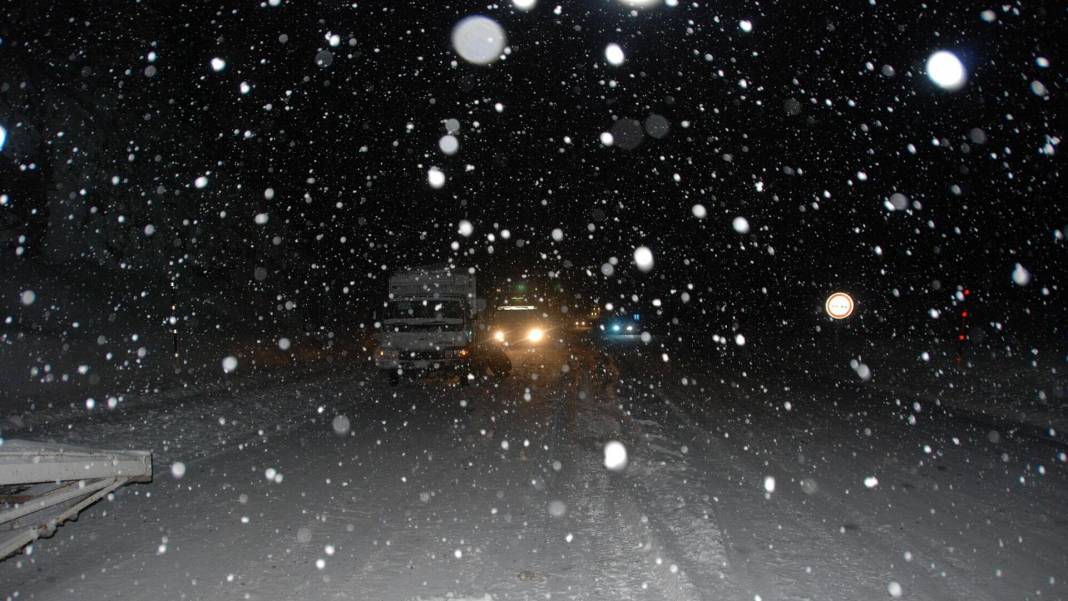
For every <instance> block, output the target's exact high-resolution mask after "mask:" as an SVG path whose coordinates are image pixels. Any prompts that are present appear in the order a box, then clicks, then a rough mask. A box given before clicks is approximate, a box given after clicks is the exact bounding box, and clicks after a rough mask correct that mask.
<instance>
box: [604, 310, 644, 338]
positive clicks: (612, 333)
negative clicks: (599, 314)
mask: <svg viewBox="0 0 1068 601" xmlns="http://www.w3.org/2000/svg"><path fill="white" fill-rule="evenodd" d="M643 331H644V329H643V327H642V321H641V314H639V313H632V314H628V315H606V316H604V317H603V318H602V319H601V320H600V321H599V322H598V324H597V330H596V332H597V334H599V335H600V337H601V338H603V339H605V340H608V341H620V342H623V341H634V340H641V338H642V332H643Z"/></svg>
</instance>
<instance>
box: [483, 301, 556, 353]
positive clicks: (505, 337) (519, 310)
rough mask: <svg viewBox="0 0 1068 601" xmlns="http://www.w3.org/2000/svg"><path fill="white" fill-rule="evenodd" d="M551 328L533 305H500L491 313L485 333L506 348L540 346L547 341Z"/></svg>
mask: <svg viewBox="0 0 1068 601" xmlns="http://www.w3.org/2000/svg"><path fill="white" fill-rule="evenodd" d="M552 330H553V327H552V324H551V323H550V321H549V319H548V318H547V317H546V316H545V314H544V313H543V312H542V311H541V310H540V309H538V307H537V306H535V305H530V304H516V305H501V306H499V307H497V310H496V311H494V313H493V318H492V319H491V320H490V321H489V324H488V328H487V331H488V332H489V335H490V339H491V340H492V341H493V342H495V343H497V344H499V345H501V346H504V347H508V348H530V347H536V346H541V345H543V344H545V343H546V342H547V341H548V340H549V335H550V333H551V332H552Z"/></svg>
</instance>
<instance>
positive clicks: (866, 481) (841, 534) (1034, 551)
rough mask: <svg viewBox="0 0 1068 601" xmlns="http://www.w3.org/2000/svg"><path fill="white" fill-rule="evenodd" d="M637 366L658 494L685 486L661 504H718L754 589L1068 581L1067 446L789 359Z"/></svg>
mask: <svg viewBox="0 0 1068 601" xmlns="http://www.w3.org/2000/svg"><path fill="white" fill-rule="evenodd" d="M621 365H624V366H629V367H631V368H633V369H635V370H636V369H638V365H641V366H644V367H646V368H648V367H650V366H651V364H650V363H648V362H647V361H645V360H639V359H636V358H630V359H627V358H623V359H622V360H621ZM624 371H626V369H624ZM634 380H635V391H636V392H639V393H642V394H643V395H644V396H645V397H646V402H644V403H642V404H640V405H637V406H635V408H634V413H635V416H636V417H637V416H640V415H646V416H648V417H647V418H646V419H647V420H648V421H646V422H643V423H645V424H646V426H645V427H646V430H647V434H646V437H647V438H648V439H651V440H652V441H655V442H656V443H657V445H658V446H660V447H662V451H661V457H662V458H663V459H662V465H654V466H652V467H650V468H648V469H647V471H646V478H648V479H649V480H651V481H652V482H653V484H650V485H649V487H648V488H649V490H650V491H652V492H650V493H649V494H650V496H651V497H652V498H654V499H655V498H656V495H657V493H656V492H655V491H665V490H670V491H675V492H674V493H672V494H670V495H667V496H665V495H663V493H660V494H661V502H660V503H658V504H656V506H657V507H661V508H662V507H664V506H665V504H667V503H668V502H670V501H674V505H675V506H676V507H679V508H683V507H685V508H686V509H680V511H685V512H686V513H688V514H689V516H690V518H689V519H688V520H686V519H683V520H680V521H679V523H680V524H686V523H689V524H693V523H701V521H702V520H705V519H706V518H705V516H706V515H707V516H709V518H707V519H709V520H710V521H711V522H712V523H714V524H715V525H716V527H717V529H718V530H719V531H720V532H722V533H723V535H724V536H723V538H722V541H721V543H722V545H723V546H724V548H725V549H726V552H727V556H728V558H729V559H728V562H729V566H730V569H728V570H726V580H727V581H728V582H733V583H735V584H737V585H739V586H741V587H742V589H744V591H745V593H746V594H745V595H742V597H745V596H751V595H757V594H759V595H760V596H761V598H763V599H778V598H825V597H830V598H879V597H880V596H886V595H887V594H888V593H889V594H891V595H893V594H894V593H895V592H901V591H904V593H907V594H908V595H909V596H916V597H918V598H927V599H955V598H969V599H1002V598H1009V597H1019V596H1020V595H1027V594H1041V595H1042V596H1043V597H1046V596H1052V597H1057V596H1058V595H1063V594H1064V591H1063V588H1062V587H1063V583H1061V581H1060V579H1059V578H1058V575H1060V574H1063V573H1065V571H1066V570H1068V557H1066V556H1065V555H1064V553H1063V545H1061V544H1060V539H1061V538H1063V535H1064V534H1065V532H1066V530H1068V523H1066V522H1065V521H1064V520H1063V518H1062V516H1061V515H1060V513H1059V508H1060V507H1063V506H1064V504H1065V502H1066V501H1068V478H1066V476H1068V474H1066V472H1065V460H1066V457H1065V454H1064V451H1063V447H1062V448H1061V450H1058V449H1057V448H1056V447H1053V446H1050V445H1049V444H1047V443H1045V442H1041V441H1036V440H1035V439H1033V438H1027V437H1023V438H1019V439H1011V438H1008V437H1002V438H998V439H996V440H995V439H992V438H991V437H990V435H989V432H988V430H987V429H985V428H977V427H975V424H974V423H972V422H969V421H959V420H953V419H952V417H951V416H947V415H945V414H938V415H931V414H929V413H924V412H917V411H915V410H914V408H913V407H911V406H910V405H907V404H906V405H905V406H903V407H899V405H898V403H897V402H896V400H895V397H894V395H892V394H887V393H886V391H885V390H883V389H880V388H874V387H863V386H856V385H844V386H840V387H835V386H833V385H831V386H827V385H821V384H814V383H813V382H812V381H808V380H806V378H802V377H797V376H796V375H794V376H791V375H790V374H784V373H783V372H782V371H781V370H779V371H776V372H773V373H768V372H766V371H753V372H749V373H746V374H744V375H743V373H742V372H741V371H738V370H733V369H729V368H725V367H724V366H722V365H717V364H716V363H715V362H714V361H709V360H707V359H704V360H700V359H692V358H691V360H690V361H689V362H688V365H687V366H686V367H682V366H681V365H675V364H661V365H659V366H657V368H656V373H655V374H654V373H646V374H642V375H640V376H637V377H635V378H634ZM669 444H670V445H674V446H668V445H669ZM678 445H683V446H681V447H680V446H678ZM679 456H683V457H686V460H685V461H681V462H680V461H679V460H678V457H679ZM667 466H672V469H670V470H667V469H665V468H666V467H667ZM636 467H640V466H636ZM680 468H681V469H683V470H685V471H684V472H683V473H682V474H679V475H678V476H676V477H674V478H673V479H671V478H669V477H668V474H671V473H674V472H675V471H676V470H678V469H680ZM701 491H704V492H703V493H702V492H701ZM704 494H710V495H711V499H706V498H705V497H704V496H703V495H704ZM660 513H663V510H662V509H661V510H660Z"/></svg>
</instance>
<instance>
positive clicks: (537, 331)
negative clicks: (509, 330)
mask: <svg viewBox="0 0 1068 601" xmlns="http://www.w3.org/2000/svg"><path fill="white" fill-rule="evenodd" d="M544 337H545V332H543V331H542V330H541V328H530V331H529V332H527V340H529V341H531V342H541V339H542V338H544Z"/></svg>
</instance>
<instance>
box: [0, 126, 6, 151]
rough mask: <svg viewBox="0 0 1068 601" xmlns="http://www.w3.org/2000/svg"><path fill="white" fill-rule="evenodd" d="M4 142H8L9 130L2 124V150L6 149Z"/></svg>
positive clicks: (0, 131)
mask: <svg viewBox="0 0 1068 601" xmlns="http://www.w3.org/2000/svg"><path fill="white" fill-rule="evenodd" d="M4 142H7V130H6V129H4V126H3V125H0V150H3V149H4Z"/></svg>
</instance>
